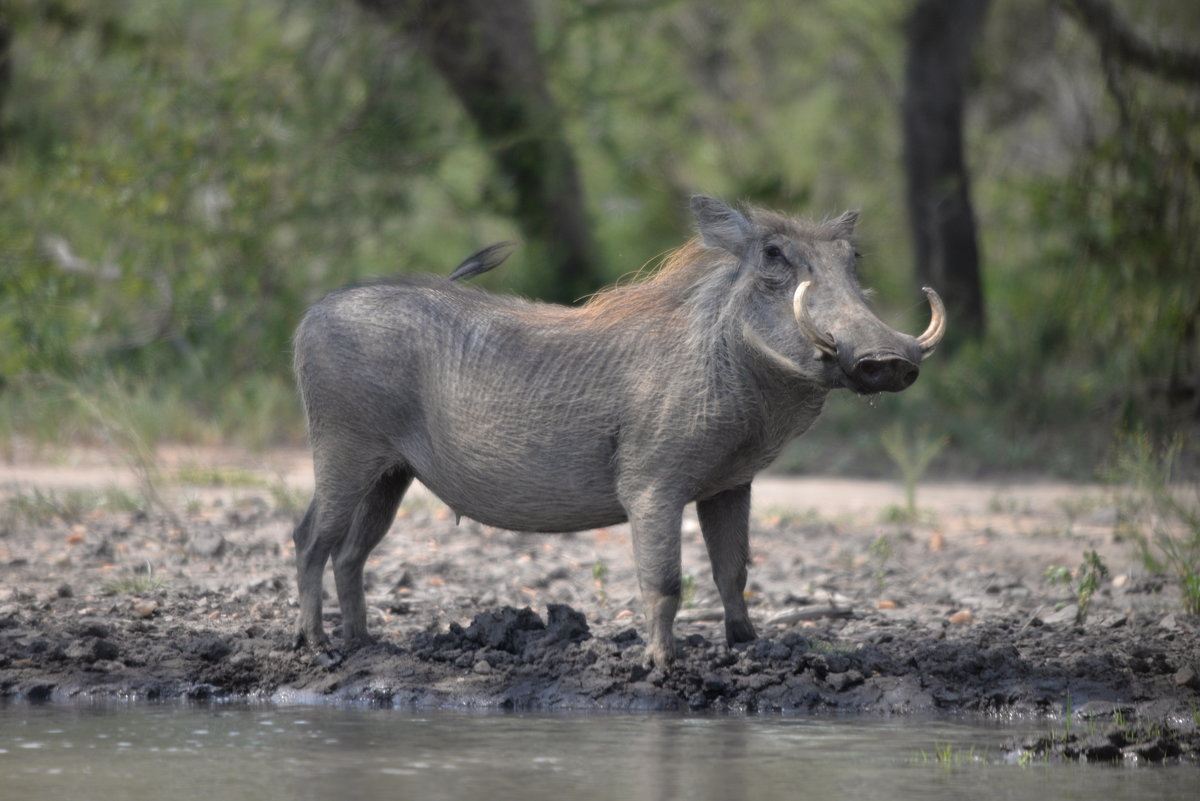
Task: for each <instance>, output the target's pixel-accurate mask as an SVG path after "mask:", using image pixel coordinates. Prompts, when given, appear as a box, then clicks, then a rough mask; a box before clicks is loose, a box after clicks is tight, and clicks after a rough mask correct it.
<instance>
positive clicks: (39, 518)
mask: <svg viewBox="0 0 1200 801" xmlns="http://www.w3.org/2000/svg"><path fill="white" fill-rule="evenodd" d="M175 492H176V494H175V495H174V496H173V497H174V498H175V500H174V501H172V506H171V509H170V510H169V511H164V510H163V509H162V508H158V509H150V510H145V509H137V508H133V509H120V508H116V507H117V506H119V504H116V503H113V502H112V499H111V498H110V499H108V500H105V499H104V494H103V493H102V492H98V493H97V494H96V496H95V502H94V504H89V503H85V502H83V501H80V500H78V499H77V501H76V502H75V503H74V504H73V505H71V507H70V508H66V507H67V504H66V503H65V498H64V496H62V495H61V494H60V495H52V494H50V493H33V492H31V490H29V489H28V488H21V489H10V491H9V493H8V499H7V500H6V501H4V503H5V504H6V505H5V506H4V509H5V512H4V518H3V519H2V520H0V580H2V582H3V583H2V585H0V698H3V699H8V700H9V701H10V702H12V701H16V702H21V701H25V702H31V701H47V700H49V701H72V700H85V699H97V698H115V699H144V700H160V701H161V700H181V699H192V700H198V701H220V700H243V699H249V700H265V701H272V702H276V703H289V702H312V701H329V702H335V703H370V704H378V705H391V706H405V707H444V706H451V707H464V706H469V707H481V708H497V709H518V710H639V711H659V710H672V711H675V710H682V711H691V712H733V713H776V714H812V713H821V714H830V713H832V714H870V715H929V714H981V715H987V716H1000V717H1004V718H1013V717H1023V718H1029V719H1031V720H1036V721H1038V723H1037V726H1038V727H1040V728H1044V729H1045V730H1046V731H1047V732H1048V733H1047V735H1046V736H1044V737H1037V738H1031V739H1030V740H1029V741H1027V742H1023V743H1015V744H1014V746H1013V748H1014V749H1015V750H1024V751H1025V752H1027V753H1029V754H1032V755H1039V756H1041V755H1047V754H1049V755H1051V756H1062V757H1066V758H1089V759H1102V760H1113V759H1120V760H1140V761H1156V760H1160V759H1174V758H1183V759H1192V760H1195V759H1196V758H1197V754H1198V753H1200V732H1198V729H1200V726H1198V724H1197V718H1200V624H1198V621H1197V620H1196V619H1195V618H1191V617H1188V616H1185V615H1184V614H1182V613H1181V612H1180V611H1179V609H1180V606H1179V598H1178V594H1177V591H1176V590H1175V589H1174V588H1173V587H1171V586H1170V585H1169V583H1166V582H1164V581H1163V580H1162V579H1160V578H1157V577H1154V576H1149V575H1146V574H1145V573H1144V571H1142V570H1141V569H1140V568H1139V564H1138V562H1137V560H1136V559H1135V558H1134V556H1133V554H1132V553H1131V552H1130V550H1129V548H1128V546H1127V545H1125V544H1123V543H1120V542H1116V541H1114V539H1113V537H1112V532H1111V528H1112V525H1111V517H1112V515H1111V510H1109V509H1107V508H1106V507H1105V505H1104V502H1103V499H1102V498H1092V499H1081V500H1080V502H1079V503H1078V504H1076V505H1075V506H1074V507H1071V508H1065V507H1064V508H1059V507H1057V506H1056V507H1053V508H1049V509H1040V510H1036V511H1035V510H1031V509H1029V508H1027V507H1025V506H1023V505H1022V503H1021V502H1020V499H1005V498H1004V497H1003V496H1002V495H998V494H997V491H996V490H994V489H985V488H981V491H980V498H981V502H980V503H979V504H978V505H977V508H974V509H954V510H949V509H942V510H929V511H928V512H927V514H926V515H925V517H924V520H925V522H922V523H918V524H913V523H880V522H879V521H878V519H854V517H853V516H850V515H845V514H839V515H838V516H835V517H834V516H831V517H829V518H828V519H826V518H823V517H822V514H821V512H820V505H819V501H820V499H819V498H813V499H811V502H810V503H809V504H808V505H807V508H808V509H809V511H805V512H804V513H803V514H795V513H788V512H781V513H779V514H774V515H765V516H759V517H758V518H757V519H756V521H755V523H754V530H753V533H752V535H751V543H752V547H753V549H754V554H755V556H754V566H753V569H752V571H751V579H750V604H751V613H752V615H753V617H754V620H755V623H756V625H757V627H758V630H759V634H760V639H759V640H757V641H755V642H752V643H749V644H747V645H745V646H739V647H737V648H732V649H731V648H728V647H727V646H726V645H725V644H724V642H723V634H722V632H723V627H722V623H721V616H720V611H719V609H720V604H719V602H718V600H717V596H716V592H715V588H713V587H712V583H711V580H710V578H709V577H708V566H707V558H706V556H705V553H704V547H703V543H702V540H701V538H700V533H699V529H698V526H697V525H696V523H695V521H694V518H689V519H688V520H687V521H686V522H685V536H684V541H685V545H684V569H685V572H686V573H687V574H688V576H689V577H691V578H690V579H689V580H687V581H686V582H685V584H686V586H687V591H688V597H687V599H686V601H687V604H686V606H687V608H685V609H684V610H683V611H682V613H681V615H680V622H679V623H678V625H677V627H676V631H677V634H678V636H679V637H680V655H679V660H678V662H677V664H675V665H674V666H673V667H672V668H671V669H669V670H663V669H657V668H656V669H653V670H648V669H647V668H645V667H644V666H643V664H642V663H643V656H644V645H645V644H644V642H643V640H642V638H641V636H640V634H639V632H640V631H641V630H642V621H641V614H640V608H639V605H638V602H637V598H636V588H635V584H634V579H633V571H632V558H631V555H630V546H629V542H628V531H627V529H626V528H624V527H616V528H612V529H601V530H597V531H591V532H585V533H581V534H574V535H555V536H549V535H529V534H519V533H513V532H507V531H500V530H496V529H491V528H488V527H485V526H481V525H478V524H475V523H471V522H469V521H465V520H464V521H463V522H462V524H461V525H455V522H454V520H453V518H452V517H451V515H450V514H449V513H448V512H447V510H445V509H444V508H442V507H440V505H438V504H437V503H436V502H430V501H429V500H427V499H424V500H419V501H417V502H415V503H412V504H410V505H407V506H405V507H403V508H402V509H401V514H400V517H399V518H398V520H397V522H396V525H395V526H394V528H393V531H392V532H391V534H390V535H389V537H388V538H387V539H386V540H385V541H384V543H383V545H382V546H380V548H379V549H378V551H377V552H376V555H375V556H374V557H373V559H372V560H371V562H370V563H369V565H368V577H367V587H368V601H369V605H370V607H371V627H372V631H373V632H375V633H376V634H377V635H379V643H378V644H377V645H374V646H372V647H369V648H364V649H360V650H358V651H356V652H354V653H350V654H346V655H342V654H339V653H336V652H334V653H311V652H308V651H294V650H292V648H291V647H290V645H291V640H292V626H293V623H294V617H295V586H294V579H293V574H292V564H291V558H292V554H291V542H290V533H291V526H292V524H293V521H294V519H295V516H296V512H295V510H294V507H293V506H292V504H290V503H288V499H287V498H286V497H284V496H283V495H282V494H281V493H279V492H274V493H273V492H268V491H266V490H263V489H261V488H253V487H251V488H245V489H229V488H224V489H221V490H220V491H213V490H212V489H211V488H207V489H203V488H195V487H191V488H188V487H181V488H176V490H175ZM984 499H986V500H984ZM1089 549H1096V550H1097V552H1098V553H1099V554H1100V555H1101V556H1102V558H1103V559H1104V560H1105V562H1106V564H1107V565H1108V567H1109V569H1110V576H1109V577H1108V578H1106V579H1105V580H1104V581H1103V582H1102V584H1101V587H1100V590H1099V592H1098V593H1097V595H1096V596H1095V597H1094V599H1093V601H1092V604H1091V608H1090V610H1089V614H1088V616H1087V619H1086V621H1084V622H1083V623H1077V622H1076V616H1075V607H1074V606H1073V605H1072V602H1073V600H1074V596H1073V595H1072V593H1071V592H1070V590H1069V589H1067V588H1064V587H1063V586H1061V585H1058V586H1052V585H1051V584H1049V583H1048V582H1047V581H1046V579H1045V575H1046V571H1047V568H1048V567H1049V566H1051V565H1060V566H1066V567H1069V568H1073V567H1075V566H1076V565H1078V564H1079V561H1080V556H1081V554H1082V552H1083V551H1084V550H1089ZM329 589H330V591H329V592H328V593H327V594H328V595H329V597H330V599H329V606H331V607H332V609H331V610H330V611H329V612H328V613H327V615H326V625H327V627H328V628H329V629H330V630H331V631H332V632H334V633H335V634H336V626H337V622H338V615H337V611H336V601H335V600H334V598H333V593H332V592H331V586H330V588H329ZM335 642H336V636H335ZM1040 728H1039V730H1040ZM1050 732H1056V733H1050Z"/></svg>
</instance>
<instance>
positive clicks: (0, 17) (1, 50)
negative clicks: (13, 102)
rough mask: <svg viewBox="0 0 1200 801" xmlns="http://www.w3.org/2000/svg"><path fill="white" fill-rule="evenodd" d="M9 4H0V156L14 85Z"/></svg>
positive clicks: (3, 144) (5, 138)
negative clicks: (5, 103)
mask: <svg viewBox="0 0 1200 801" xmlns="http://www.w3.org/2000/svg"><path fill="white" fill-rule="evenodd" d="M8 17H9V10H8V7H7V6H0V156H3V155H4V151H5V143H6V140H7V138H8V137H7V135H6V132H5V130H4V101H5V100H6V99H7V98H8V90H9V88H10V87H11V86H12V22H11V21H10V20H9V18H8Z"/></svg>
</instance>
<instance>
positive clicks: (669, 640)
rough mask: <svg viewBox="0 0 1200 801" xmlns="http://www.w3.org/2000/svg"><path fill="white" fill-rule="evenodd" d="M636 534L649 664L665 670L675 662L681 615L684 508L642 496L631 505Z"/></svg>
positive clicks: (635, 544)
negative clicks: (677, 619)
mask: <svg viewBox="0 0 1200 801" xmlns="http://www.w3.org/2000/svg"><path fill="white" fill-rule="evenodd" d="M626 508H627V511H628V512H629V523H630V527H631V528H632V530H633V558H634V561H635V562H636V563H637V575H638V587H639V588H640V589H641V592H642V603H643V605H644V606H645V608H646V628H647V629H648V630H649V635H650V639H649V642H648V643H647V645H646V661H647V663H648V664H653V665H659V666H662V667H665V666H667V665H669V664H671V663H672V662H673V661H674V660H675V634H674V632H673V631H672V628H673V626H674V624H675V613H676V612H678V611H679V596H680V592H681V588H682V581H681V579H680V576H681V571H682V568H681V566H680V552H679V526H680V523H681V522H682V519H683V507H682V506H681V505H678V504H674V503H666V502H664V501H663V500H662V499H661V498H657V497H655V496H654V495H653V494H652V493H643V494H641V496H640V499H639V501H638V502H635V503H633V504H631V505H628V506H627V507H626Z"/></svg>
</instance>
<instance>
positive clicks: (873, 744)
mask: <svg viewBox="0 0 1200 801" xmlns="http://www.w3.org/2000/svg"><path fill="white" fill-rule="evenodd" d="M1032 731H1034V729H1032V728H1028V727H1027V728H1025V729H1018V730H1014V729H1011V728H1010V729H1004V728H998V727H997V728H987V727H980V726H970V725H965V724H954V723H948V722H928V721H912V720H899V721H859V720H855V721H845V720H829V719H781V718H744V717H683V716H671V715H642V716H635V715H591V716H527V715H503V714H467V713H436V714H417V713H410V712H401V711H395V710H369V709H353V710H346V709H330V708H324V707H307V708H306V707H286V708H251V709H245V708H239V709H233V708H227V707H214V708H208V709H202V710H197V709H194V708H193V709H180V708H177V707H145V706H138V707H130V708H122V709H118V710H112V709H107V710H105V709H90V708H80V707H70V706H46V707H35V706H9V707H2V706H0V799H3V801H8V799H39V800H43V799H71V801H83V800H85V799H118V798H119V799H123V800H125V801H141V799H156V801H157V800H159V799H172V800H175V799H179V800H181V801H183V800H186V799H203V800H204V801H226V799H246V798H251V799H254V801H272V799H320V800H321V801H329V800H330V799H333V800H334V801H355V800H356V799H385V798H386V799H408V798H413V799H423V801H436V800H437V799H487V801H505V799H520V800H521V801H537V799H556V801H561V799H564V798H569V799H570V801H591V799H622V801H625V800H626V799H629V800H631V801H632V800H635V799H647V800H648V801H667V800H668V799H674V798H678V799H714V800H715V801H729V799H738V798H748V799H755V801H768V800H769V799H777V798H779V799H782V798H788V799H796V798H801V799H803V798H813V799H839V801H841V800H846V801H848V800H850V799H860V798H861V799H880V798H887V799H902V798H921V799H923V800H924V801H933V800H934V799H941V798H946V799H949V798H963V797H968V796H969V797H972V798H987V799H1036V801H1045V799H1048V798H1053V799H1071V798H1080V799H1088V800H1089V801H1093V800H1094V799H1096V798H1104V799H1106V801H1107V800H1109V799H1126V798H1127V799H1139V801H1147V800H1148V799H1158V798H1162V799H1168V798H1169V799H1182V798H1196V797H1197V795H1198V793H1200V791H1198V788H1200V770H1197V769H1196V768H1194V767H1191V766H1186V765H1174V766H1165V767H1141V768H1123V767H1111V766H1097V765H1049V764H1044V763H1042V764H1037V763H1035V764H1031V765H1024V766H1022V765H1018V764H1016V763H1013V762H1008V761H1005V759H1004V757H1003V754H1002V752H1001V750H1000V744H1001V743H1002V742H1003V741H1004V740H1005V739H1006V738H1008V737H1011V736H1013V735H1014V734H1021V733H1023V732H1032ZM947 745H949V747H950V750H951V753H952V754H953V755H954V757H955V758H954V760H953V762H952V764H947V763H945V762H939V761H938V760H937V759H936V758H935V757H934V752H935V751H936V750H937V749H938V748H939V747H941V748H945V747H946V746H947ZM922 751H924V752H925V758H923V757H922V755H921V752H922ZM972 753H973V754H974V756H973V757H972Z"/></svg>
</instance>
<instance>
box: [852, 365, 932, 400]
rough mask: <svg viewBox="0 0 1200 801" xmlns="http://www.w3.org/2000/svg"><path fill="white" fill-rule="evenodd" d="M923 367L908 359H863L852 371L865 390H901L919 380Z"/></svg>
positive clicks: (854, 377) (853, 377)
mask: <svg viewBox="0 0 1200 801" xmlns="http://www.w3.org/2000/svg"><path fill="white" fill-rule="evenodd" d="M920 373H921V368H919V367H917V365H915V364H913V363H912V362H910V361H909V360H908V359H901V358H891V359H862V360H860V361H858V362H857V363H856V364H855V365H854V369H853V370H852V371H851V372H850V378H852V379H853V380H854V381H855V382H856V383H857V384H858V385H859V386H860V387H861V388H862V390H863V391H865V392H900V391H901V390H905V389H908V388H909V387H911V386H912V385H913V382H914V381H916V380H917V376H918V375H920Z"/></svg>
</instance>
